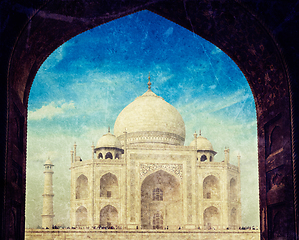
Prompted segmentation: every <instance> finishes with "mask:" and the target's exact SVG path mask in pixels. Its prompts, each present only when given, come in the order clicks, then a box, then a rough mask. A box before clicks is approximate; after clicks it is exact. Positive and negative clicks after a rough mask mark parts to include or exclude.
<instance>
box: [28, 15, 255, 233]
mask: <svg viewBox="0 0 299 240" xmlns="http://www.w3.org/2000/svg"><path fill="white" fill-rule="evenodd" d="M149 72H150V73H151V81H152V90H153V92H155V93H156V94H157V95H159V96H161V97H163V98H164V99H165V100H166V101H167V102H169V103H170V104H172V105H173V106H174V107H176V108H177V110H178V111H179V112H180V114H181V115H182V117H183V119H184V121H185V125H186V141H185V145H189V144H190V142H191V141H192V139H193V133H194V131H196V132H199V130H200V129H201V132H202V135H203V136H204V137H207V138H208V139H209V140H210V141H211V143H212V144H213V147H214V150H215V151H217V152H218V154H217V155H216V157H215V161H222V160H223V159H224V154H223V151H224V148H225V147H229V148H230V151H231V154H230V156H231V163H233V164H236V165H237V154H238V153H240V154H241V185H242V190H241V194H242V222H243V225H258V224H259V219H258V218H259V213H258V173H257V133H256V129H257V126H256V113H255V104H254V99H253V96H252V93H251V90H250V87H249V85H248V83H247V81H246V79H245V77H244V75H243V74H242V72H241V71H240V69H239V68H238V67H237V66H236V64H235V63H234V62H233V61H232V60H231V59H230V58H229V57H228V56H227V55H226V54H225V53H223V52H222V51H221V50H220V49H219V48H217V47H216V46H214V45H213V44H211V43H209V42H208V41H206V40H204V39H202V38H201V37H199V36H197V35H195V34H193V33H192V32H190V31H188V30H186V29H184V28H182V27H180V26H178V25H176V24H174V23H172V22H170V21H168V20H166V19H164V18H162V17H160V16H158V15H156V14H153V13H151V12H149V11H142V12H138V13H135V14H133V15H129V16H126V17H124V18H121V19H118V20H115V21H112V22H110V23H107V24H104V25H102V26H100V27H97V28H94V29H92V30H89V31H87V32H85V33H82V34H80V35H78V36H76V37H74V38H73V39H71V40H69V41H68V42H67V43H65V44H63V45H62V46H60V47H59V48H58V49H56V51H54V52H53V53H52V54H51V55H50V56H49V57H48V59H47V60H46V61H45V62H44V63H43V65H42V66H41V67H40V69H39V71H38V73H37V75H36V77H35V80H34V82H33V85H32V88H31V92H30V97H29V114H28V119H29V120H28V136H27V143H28V147H27V159H28V161H27V195H26V227H31V228H35V227H37V225H41V214H42V202H43V200H42V193H43V184H44V175H43V170H44V166H43V164H44V162H45V161H46V160H47V158H48V157H50V159H51V161H52V162H53V164H54V165H55V166H54V175H53V187H54V194H55V196H54V214H55V218H54V223H56V224H58V223H64V224H65V225H66V226H69V206H70V205H69V201H70V170H69V168H70V165H71V164H70V163H71V160H70V158H71V157H70V150H71V149H72V148H73V144H74V142H76V143H77V145H78V147H77V155H79V156H81V158H82V159H83V160H87V159H90V158H91V147H90V146H91V145H92V142H94V143H95V144H96V142H97V141H98V139H99V138H100V137H101V136H102V135H103V134H104V133H106V132H107V127H108V126H110V127H111V130H112V132H113V126H114V122H115V120H116V118H117V116H118V114H119V113H120V112H121V110H122V109H123V108H124V107H126V106H127V105H128V104H129V103H131V102H132V101H133V100H134V99H135V98H136V97H138V96H140V95H142V94H143V93H144V92H145V91H146V90H147V81H148V79H147V78H148V74H149Z"/></svg>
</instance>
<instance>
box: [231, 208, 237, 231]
mask: <svg viewBox="0 0 299 240" xmlns="http://www.w3.org/2000/svg"><path fill="white" fill-rule="evenodd" d="M230 228H231V229H238V228H237V210H236V208H233V209H232V210H231V211H230Z"/></svg>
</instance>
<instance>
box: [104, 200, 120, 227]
mask: <svg viewBox="0 0 299 240" xmlns="http://www.w3.org/2000/svg"><path fill="white" fill-rule="evenodd" d="M117 224H118V211H117V209H116V208H115V207H113V206H111V205H107V206H105V207H103V208H102V209H101V212H100V225H101V226H104V227H110V226H116V225H117Z"/></svg>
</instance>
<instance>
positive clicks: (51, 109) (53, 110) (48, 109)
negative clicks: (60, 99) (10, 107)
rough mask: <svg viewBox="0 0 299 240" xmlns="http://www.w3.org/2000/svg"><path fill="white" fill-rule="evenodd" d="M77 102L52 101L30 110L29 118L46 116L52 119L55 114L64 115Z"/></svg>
mask: <svg viewBox="0 0 299 240" xmlns="http://www.w3.org/2000/svg"><path fill="white" fill-rule="evenodd" d="M74 108H75V104H74V103H73V102H70V103H63V104H60V106H59V103H58V104H57V103H55V102H51V103H49V104H48V105H44V106H42V107H41V108H40V109H37V110H35V111H29V113H28V117H29V120H42V119H45V118H48V119H51V118H53V117H54V116H57V115H62V114H64V113H65V112H66V111H67V110H69V109H74Z"/></svg>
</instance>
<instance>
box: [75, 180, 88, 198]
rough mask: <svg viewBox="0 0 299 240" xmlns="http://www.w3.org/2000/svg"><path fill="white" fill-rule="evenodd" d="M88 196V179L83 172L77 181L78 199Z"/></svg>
mask: <svg viewBox="0 0 299 240" xmlns="http://www.w3.org/2000/svg"><path fill="white" fill-rule="evenodd" d="M84 198H88V179H87V177H86V176H85V175H83V174H81V175H80V177H78V178H77V181H76V199H84Z"/></svg>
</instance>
